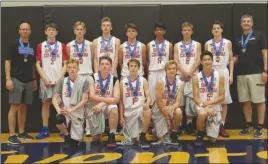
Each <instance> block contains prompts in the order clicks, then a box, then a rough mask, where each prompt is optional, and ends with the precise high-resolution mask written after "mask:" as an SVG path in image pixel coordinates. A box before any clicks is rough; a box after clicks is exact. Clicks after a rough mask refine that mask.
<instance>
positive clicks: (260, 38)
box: [234, 14, 267, 137]
mask: <svg viewBox="0 0 268 164" xmlns="http://www.w3.org/2000/svg"><path fill="white" fill-rule="evenodd" d="M252 26H253V18H252V16H251V15H248V14H246V15H243V16H242V17H241V27H242V31H243V33H242V36H240V37H238V38H237V39H236V44H235V46H234V47H235V48H234V52H235V54H236V56H235V57H234V60H235V62H237V64H236V71H237V75H238V76H237V90H238V99H239V102H242V103H243V111H244V115H245V118H246V125H245V128H244V129H243V130H242V131H241V132H240V135H247V134H250V133H252V132H253V126H252V118H251V117H252V107H251V102H252V103H256V105H257V113H258V126H257V128H256V131H255V133H254V136H255V137H262V136H263V124H264V117H265V83H266V82H267V40H266V38H265V36H264V35H263V34H262V33H260V32H257V31H255V30H253V29H252Z"/></svg>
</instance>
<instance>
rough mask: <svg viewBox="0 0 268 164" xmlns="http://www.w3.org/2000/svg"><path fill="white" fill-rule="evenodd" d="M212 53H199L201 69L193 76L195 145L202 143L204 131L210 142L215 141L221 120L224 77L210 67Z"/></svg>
mask: <svg viewBox="0 0 268 164" xmlns="http://www.w3.org/2000/svg"><path fill="white" fill-rule="evenodd" d="M212 62H213V54H212V53H211V52H209V51H205V52H204V53H203V54H202V55H201V64H202V65H203V71H201V72H199V73H198V74H197V75H196V76H195V77H194V78H193V94H194V101H195V103H196V104H197V107H196V112H197V125H196V126H197V138H196V146H200V145H202V142H203V137H204V135H205V129H204V127H205V126H206V133H207V136H208V137H209V140H210V142H212V143H215V142H216V139H217V138H218V136H219V129H220V122H221V102H223V100H224V97H225V93H224V77H223V76H222V75H219V72H217V71H215V70H213V69H212Z"/></svg>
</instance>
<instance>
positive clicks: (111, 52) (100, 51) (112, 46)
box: [97, 36, 116, 62]
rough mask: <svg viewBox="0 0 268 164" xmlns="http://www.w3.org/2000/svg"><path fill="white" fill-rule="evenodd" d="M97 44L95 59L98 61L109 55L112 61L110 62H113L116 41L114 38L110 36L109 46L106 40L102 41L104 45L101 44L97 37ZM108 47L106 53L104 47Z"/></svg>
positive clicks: (99, 38)
mask: <svg viewBox="0 0 268 164" xmlns="http://www.w3.org/2000/svg"><path fill="white" fill-rule="evenodd" d="M97 40H98V44H97V57H98V59H99V58H100V57H102V56H104V55H107V54H109V56H110V58H111V59H112V61H113V62H114V58H115V41H116V37H114V36H112V39H111V42H110V44H109V45H107V44H108V40H104V43H102V40H101V36H100V37H98V39H97ZM106 45H107V46H108V52H106V51H105V49H104V47H105V46H106Z"/></svg>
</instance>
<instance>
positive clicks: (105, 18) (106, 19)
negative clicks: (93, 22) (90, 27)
mask: <svg viewBox="0 0 268 164" xmlns="http://www.w3.org/2000/svg"><path fill="white" fill-rule="evenodd" d="M103 22H110V23H111V24H112V20H111V18H109V17H104V18H102V19H101V24H102V23H103Z"/></svg>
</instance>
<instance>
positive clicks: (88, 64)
mask: <svg viewBox="0 0 268 164" xmlns="http://www.w3.org/2000/svg"><path fill="white" fill-rule="evenodd" d="M77 45H78V49H79V51H77V49H76V47H75V40H73V41H71V42H70V43H68V46H69V47H70V58H73V59H76V60H79V55H78V53H79V52H81V51H82V43H81V44H77ZM91 45H92V42H90V41H88V40H85V45H84V51H83V52H82V53H83V57H82V58H83V60H79V61H80V64H79V71H78V74H79V75H85V74H92V73H93V70H92V61H91V57H92V56H91Z"/></svg>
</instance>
